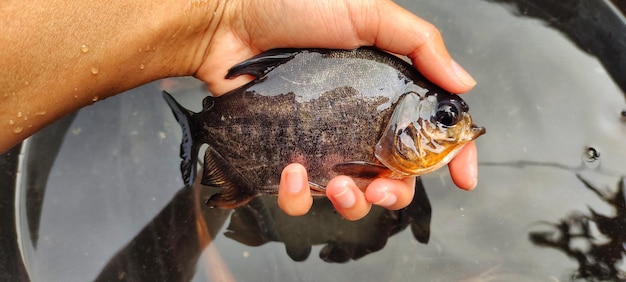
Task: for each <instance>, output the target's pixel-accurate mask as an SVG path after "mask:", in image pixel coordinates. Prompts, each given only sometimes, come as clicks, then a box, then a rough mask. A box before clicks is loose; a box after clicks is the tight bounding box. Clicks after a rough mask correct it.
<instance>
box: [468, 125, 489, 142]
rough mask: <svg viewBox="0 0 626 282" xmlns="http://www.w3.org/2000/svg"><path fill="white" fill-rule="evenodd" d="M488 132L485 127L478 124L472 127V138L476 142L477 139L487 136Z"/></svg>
mask: <svg viewBox="0 0 626 282" xmlns="http://www.w3.org/2000/svg"><path fill="white" fill-rule="evenodd" d="M486 132H487V130H486V129H485V128H484V127H480V126H478V125H476V124H473V123H472V125H471V129H470V135H471V136H472V140H476V138H478V137H480V136H481V135H483V134H485V133H486Z"/></svg>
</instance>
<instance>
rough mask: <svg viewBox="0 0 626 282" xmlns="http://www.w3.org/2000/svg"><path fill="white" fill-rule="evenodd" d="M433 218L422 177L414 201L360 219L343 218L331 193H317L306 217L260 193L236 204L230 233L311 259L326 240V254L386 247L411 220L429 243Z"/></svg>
mask: <svg viewBox="0 0 626 282" xmlns="http://www.w3.org/2000/svg"><path fill="white" fill-rule="evenodd" d="M430 219H431V206H430V202H429V201H428V197H427V195H426V191H425V190H424V186H423V185H422V182H421V180H419V179H418V181H417V183H416V189H415V196H414V198H413V201H412V202H411V204H410V205H409V206H408V207H406V208H404V209H401V210H396V211H391V210H387V209H384V208H381V207H372V210H371V211H370V213H369V214H368V215H367V216H366V217H365V218H363V219H361V220H359V221H347V220H345V219H343V218H342V217H341V216H340V215H339V214H338V213H337V212H335V210H334V208H333V206H332V204H331V203H330V201H328V199H326V198H316V199H315V201H314V203H313V207H312V209H311V211H310V212H309V213H308V214H307V215H305V216H301V217H291V216H288V215H286V214H285V213H284V212H282V210H280V208H279V207H278V204H277V202H276V198H275V197H268V196H266V197H261V198H255V199H253V200H252V201H251V202H250V203H249V204H247V205H245V206H243V207H239V208H236V209H235V212H234V213H233V214H232V216H231V221H230V225H229V226H228V231H227V232H226V233H225V235H226V237H229V238H231V239H234V240H236V241H238V242H241V243H243V244H246V245H249V246H260V245H263V244H265V243H268V242H271V241H275V242H283V243H284V244H285V248H286V251H287V254H288V255H289V257H290V258H291V259H293V260H295V261H303V260H306V259H307V258H308V256H309V254H310V253H311V247H312V245H318V244H324V247H323V248H322V250H321V251H320V254H319V255H320V258H321V259H322V260H324V261H326V262H347V261H349V260H356V259H359V258H361V257H363V256H365V255H367V254H369V253H373V252H376V251H379V250H381V249H382V248H383V247H384V246H385V244H386V243H387V239H388V238H389V237H391V236H392V235H394V234H396V233H398V232H400V231H402V230H404V229H405V228H406V227H408V226H410V227H411V232H412V233H413V236H414V237H415V239H416V240H417V241H419V242H420V243H423V244H426V243H428V239H429V237H430Z"/></svg>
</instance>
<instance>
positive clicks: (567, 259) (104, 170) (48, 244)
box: [16, 0, 626, 281]
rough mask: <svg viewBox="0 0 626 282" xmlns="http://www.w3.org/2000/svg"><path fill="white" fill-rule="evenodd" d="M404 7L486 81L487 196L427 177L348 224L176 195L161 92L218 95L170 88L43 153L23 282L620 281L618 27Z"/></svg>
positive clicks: (172, 145) (195, 102)
mask: <svg viewBox="0 0 626 282" xmlns="http://www.w3.org/2000/svg"><path fill="white" fill-rule="evenodd" d="M399 3H400V4H401V5H403V6H405V7H407V8H408V9H410V10H411V11H413V12H415V13H416V14H418V15H419V16H421V17H423V18H425V19H427V20H429V21H431V22H432V23H434V24H435V25H437V26H438V27H439V28H440V29H441V31H442V33H443V36H444V38H445V40H446V43H447V45H448V48H449V49H450V52H451V53H452V54H453V56H454V57H455V59H456V60H457V61H458V62H459V63H461V64H462V65H463V66H464V67H466V69H468V70H469V71H470V72H471V73H472V74H473V75H474V77H475V78H476V80H478V82H479V84H478V85H477V86H476V88H475V89H474V90H473V91H472V92H471V94H469V95H467V96H464V97H463V98H464V99H465V100H466V101H467V102H468V104H469V105H470V107H471V108H472V109H471V112H472V115H473V117H474V119H475V121H476V123H478V124H480V125H482V126H485V127H486V128H487V130H488V134H487V135H485V136H483V137H481V138H480V139H479V140H478V142H477V145H478V149H479V160H480V178H479V186H478V187H477V189H476V190H475V191H473V192H470V193H468V192H463V191H460V190H457V189H455V188H453V186H454V185H453V184H452V183H451V181H450V180H449V176H448V174H447V172H446V171H445V170H441V171H439V172H436V173H433V174H429V175H426V176H424V177H422V182H421V183H423V187H421V188H420V189H423V190H419V191H423V192H424V193H425V194H427V195H428V196H427V197H426V195H425V194H424V195H422V197H420V199H419V201H416V202H415V203H414V205H412V206H411V208H412V209H411V210H409V211H402V212H385V211H382V210H377V211H375V212H374V213H373V214H372V215H371V216H370V217H369V218H368V219H367V220H365V221H364V222H363V223H362V224H360V225H358V226H356V225H355V226H354V227H353V225H352V223H348V222H345V221H341V220H340V219H339V218H338V216H337V215H336V214H333V213H332V211H330V210H328V209H327V208H325V207H324V206H325V205H326V204H324V203H323V202H321V203H320V204H319V205H320V209H319V210H316V214H315V215H312V216H311V217H309V218H305V219H293V218H288V217H284V216H282V215H281V213H279V212H278V211H277V210H276V209H275V208H273V207H272V200H271V199H263V200H259V201H257V202H256V204H255V205H253V206H249V207H247V208H245V209H240V210H237V211H235V212H231V211H222V210H218V209H207V208H205V207H204V206H202V205H201V203H202V202H203V199H205V198H206V197H207V195H205V194H206V191H203V190H200V189H199V190H193V189H182V180H181V179H180V174H179V171H178V164H179V157H178V145H179V142H180V129H179V127H178V125H177V123H176V121H175V120H174V118H173V117H172V116H171V113H170V112H169V109H168V108H167V106H166V104H165V103H164V102H163V101H162V100H161V97H160V95H158V93H159V90H160V89H161V88H163V87H164V88H167V89H168V90H171V91H172V92H173V93H178V94H179V95H178V96H177V99H179V100H181V103H183V104H184V105H186V106H189V108H191V109H194V110H199V109H200V101H201V99H202V97H203V95H206V93H205V92H204V91H202V87H201V85H200V84H198V83H197V82H194V81H193V80H192V79H176V80H171V79H170V80H167V81H160V82H156V83H153V84H149V85H146V86H143V87H140V88H137V89H134V90H131V91H130V92H132V93H128V94H127V95H120V96H117V97H114V98H111V99H107V100H105V101H102V102H99V103H97V104H95V105H94V106H92V107H88V108H86V109H83V110H81V111H80V112H79V113H78V115H77V116H76V118H75V119H74V120H67V121H65V124H61V123H60V124H57V126H58V127H57V129H56V131H53V132H52V133H51V135H50V136H46V135H40V138H39V141H38V140H37V138H33V139H32V140H31V143H30V146H31V147H30V148H31V149H32V150H30V151H29V155H27V156H26V158H25V159H26V160H27V162H26V163H25V166H24V167H23V169H22V174H21V176H22V177H23V178H21V179H25V180H28V182H22V188H24V187H26V188H28V189H26V188H24V189H21V190H19V191H18V194H17V198H16V201H17V209H16V212H17V223H18V230H19V236H20V237H19V238H20V239H19V244H20V249H21V252H22V258H23V260H24V265H25V267H26V269H25V271H26V272H27V273H28V274H29V276H30V277H31V278H32V280H34V281H86V280H93V279H96V278H99V279H100V280H113V279H129V280H132V279H139V278H145V279H148V278H150V279H151V280H179V279H182V280H189V279H192V280H194V281H205V280H209V281H221V280H225V281H229V279H230V278H232V279H234V280H237V281H324V280H333V281H348V280H357V279H358V280H362V281H414V280H417V281H463V280H464V281H568V280H572V279H575V278H576V277H579V278H580V279H581V280H582V279H589V280H591V279H592V278H594V277H596V278H598V279H606V280H619V279H621V278H623V277H622V275H623V273H624V272H626V264H625V263H624V262H623V261H621V258H622V256H623V254H624V245H623V243H624V242H626V239H625V238H624V236H623V235H622V234H626V231H625V230H624V229H626V222H625V221H626V219H625V218H626V217H624V216H625V215H624V214H625V212H626V207H625V206H624V194H623V191H622V192H620V188H622V189H626V187H620V186H619V185H618V183H619V180H620V178H621V177H622V175H624V174H626V150H624V148H625V145H626V123H625V122H624V118H623V116H622V114H621V112H622V111H623V110H624V109H626V103H625V102H624V92H623V91H622V89H626V86H625V85H626V82H625V81H626V76H624V75H623V73H624V72H623V70H624V68H626V58H624V56H625V55H624V54H623V52H619V50H622V49H623V48H624V47H626V46H625V45H626V33H625V32H622V31H623V30H626V24H625V23H624V21H623V18H621V17H620V16H617V14H616V11H615V10H612V8H611V6H607V5H606V3H605V2H603V1H591V0H588V1H574V0H569V1H530V0H527V1H521V0H520V1H479V0H473V1H469V0H468V1H453V0H439V1H425V0H421V1H408V0H407V1H399ZM607 7H608V8H607ZM174 82H177V84H175V85H173V83H174ZM65 127H67V132H66V133H65V134H64V136H65V137H64V140H63V142H62V143H59V144H60V145H59V149H58V150H55V149H54V142H53V140H60V139H59V138H58V136H56V137H55V135H54V133H55V132H56V134H57V135H59V134H58V133H59V132H65V131H64V128H65ZM47 138H48V139H47ZM42 144H45V146H44V145H42ZM57 151H58V155H57V156H56V158H54V157H53V156H54V154H55V153H57ZM50 167H51V169H50V170H49V175H48V171H47V169H46V168H50ZM46 175H48V177H47V179H46V177H45V176H46ZM585 181H586V182H585ZM315 227H318V228H317V229H316V228H315ZM290 231H292V232H290ZM277 241H280V242H277ZM16 259H19V258H16ZM355 259H356V260H355Z"/></svg>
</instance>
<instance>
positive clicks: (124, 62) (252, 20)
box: [0, 0, 477, 220]
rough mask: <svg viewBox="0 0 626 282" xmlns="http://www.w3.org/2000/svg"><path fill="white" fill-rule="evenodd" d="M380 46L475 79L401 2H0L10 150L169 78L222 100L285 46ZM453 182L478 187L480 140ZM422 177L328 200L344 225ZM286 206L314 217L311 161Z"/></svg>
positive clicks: (285, 184)
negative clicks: (241, 67)
mask: <svg viewBox="0 0 626 282" xmlns="http://www.w3.org/2000/svg"><path fill="white" fill-rule="evenodd" d="M359 46H376V47H378V48H380V49H383V50H386V51H388V52H391V53H395V54H398V55H406V56H408V57H409V58H410V59H411V60H412V61H413V64H414V65H415V66H416V67H417V69H418V70H419V71H420V72H421V73H422V74H424V76H426V77H427V78H428V79H430V80H431V81H433V82H434V83H436V84H438V85H440V86H441V87H443V88H444V89H446V90H449V91H451V92H453V93H463V92H466V91H468V90H470V89H471V88H472V87H473V86H474V85H475V81H474V80H473V79H472V78H471V77H470V76H469V75H468V74H467V73H466V72H465V71H464V70H463V69H462V68H461V67H460V66H459V65H458V64H456V63H455V62H454V61H453V60H452V58H451V57H450V55H449V54H448V52H447V51H446V49H445V46H444V44H443V40H442V37H441V34H440V33H439V31H438V30H437V29H436V28H435V27H434V26H433V25H431V24H429V23H428V22H426V21H424V20H422V19H420V18H418V17H417V16H415V15H413V14H411V13H410V12H408V11H406V10H404V9H402V8H401V7H399V6H397V5H396V4H394V3H392V2H390V1H384V0H363V1H348V0H345V1H339V0H319V1H297V0H282V1H280V0H275V1H271V0H230V1H218V0H191V1H180V0H155V1H128V2H122V3H115V4H112V3H111V2H109V1H101V0H93V1H86V2H85V1H66V0H42V1H19V0H17V1H15V0H10V1H5V2H3V4H2V5H0V62H1V63H0V85H2V89H0V136H1V137H0V152H5V151H7V150H8V149H9V148H11V147H12V146H15V145H16V144H18V143H19V142H20V141H21V140H23V139H25V138H27V137H28V136H30V135H32V134H33V133H35V132H37V130H39V129H41V128H43V127H44V126H46V125H47V124H49V123H51V122H53V121H55V120H56V119H58V118H60V117H62V116H64V115H66V114H68V113H71V112H74V111H76V110H78V109H80V108H82V107H85V106H87V105H90V104H92V103H94V102H95V101H97V100H101V99H104V98H107V97H110V96H112V95H115V94H118V93H121V92H124V91H125V90H128V89H131V88H134V87H137V86H139V85H142V84H144V83H147V82H150V81H154V80H157V79H160V78H165V77H173V76H185V75H193V76H195V77H196V78H198V79H200V80H202V81H204V82H206V83H207V84H208V86H209V90H210V91H211V92H212V93H214V95H221V94H223V93H225V92H226V91H228V90H230V89H233V88H235V87H237V86H239V85H241V84H243V83H245V82H246V81H249V80H250V79H251V78H250V77H246V76H242V77H238V78H236V79H233V80H226V79H225V78H224V76H225V74H226V72H227V70H228V69H229V68H230V67H232V66H233V65H234V64H236V63H239V62H241V61H243V60H245V59H248V58H250V57H251V56H253V55H256V54H258V53H260V52H263V51H265V50H269V49H272V48H279V47H295V48H297V47H303V48H304V47H318V48H340V49H352V48H356V47H359ZM449 168H450V174H451V177H452V179H453V181H454V183H455V184H456V185H457V186H458V187H459V188H462V189H465V190H471V189H473V188H474V187H475V186H476V179H477V159H476V147H475V145H474V143H469V144H468V145H466V146H465V147H464V148H463V150H462V151H461V152H460V153H459V155H457V157H456V158H454V159H453V160H452V162H450V164H449ZM414 181H415V180H414V178H407V179H404V180H392V179H377V180H375V181H374V182H372V184H370V185H369V186H368V188H367V190H366V192H365V193H362V192H361V191H360V190H359V189H358V188H357V186H356V185H355V184H354V182H353V181H352V179H350V178H348V177H345V176H339V177H337V178H335V179H333V180H332V181H331V182H330V183H329V184H328V186H327V196H328V198H329V199H330V200H331V201H332V202H333V204H334V206H335V208H336V209H337V211H338V212H339V213H341V214H342V215H343V216H344V217H345V218H347V219H350V220H356V219H359V218H361V217H363V216H365V215H366V214H367V212H368V211H369V209H370V208H371V205H372V203H374V204H378V205H381V206H383V207H386V208H389V209H399V208H402V207H405V206H407V205H408V204H409V203H410V201H411V199H412V197H413V189H414V188H413V187H414ZM278 198H279V205H280V207H281V208H282V209H283V210H284V211H285V212H286V213H288V214H290V215H302V214H304V213H306V212H307V211H308V210H309V209H310V207H311V204H312V198H311V195H310V191H309V189H308V184H307V180H306V171H305V170H304V168H303V167H302V166H301V165H298V164H292V165H289V166H287V167H286V168H285V169H284V170H283V175H282V178H281V186H280V189H279V195H278Z"/></svg>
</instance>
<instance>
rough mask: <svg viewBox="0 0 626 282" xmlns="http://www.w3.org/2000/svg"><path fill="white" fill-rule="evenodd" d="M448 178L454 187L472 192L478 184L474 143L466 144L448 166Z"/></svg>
mask: <svg viewBox="0 0 626 282" xmlns="http://www.w3.org/2000/svg"><path fill="white" fill-rule="evenodd" d="M448 168H449V169H450V176H451V177H452V181H453V182H454V184H455V185H456V186H458V187H459V188H461V189H463V190H472V189H474V188H475V187H476V184H477V182H478V157H477V152H476V144H475V143H474V141H472V142H469V143H467V144H466V145H465V146H464V147H463V149H461V152H459V154H458V155H456V157H454V159H453V160H452V161H451V162H450V163H449V164H448Z"/></svg>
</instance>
